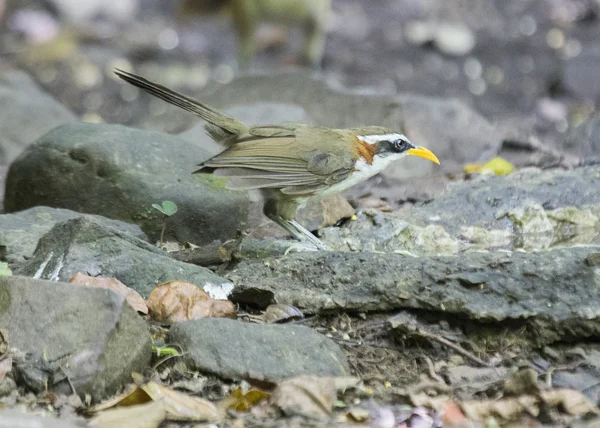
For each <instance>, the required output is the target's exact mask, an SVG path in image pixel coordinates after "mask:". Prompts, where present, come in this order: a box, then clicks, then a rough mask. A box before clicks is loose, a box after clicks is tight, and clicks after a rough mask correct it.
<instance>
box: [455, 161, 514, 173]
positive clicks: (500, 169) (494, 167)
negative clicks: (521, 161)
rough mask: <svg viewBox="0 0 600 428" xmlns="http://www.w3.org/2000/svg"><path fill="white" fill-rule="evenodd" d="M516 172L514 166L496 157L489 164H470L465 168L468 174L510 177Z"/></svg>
mask: <svg viewBox="0 0 600 428" xmlns="http://www.w3.org/2000/svg"><path fill="white" fill-rule="evenodd" d="M514 170H515V167H514V166H513V164H511V163H510V162H509V161H507V160H506V159H504V158H501V157H495V158H493V159H491V160H489V161H488V162H486V163H484V164H483V165H482V164H477V163H468V164H466V165H465V166H464V171H465V172H466V173H467V174H475V173H479V174H494V175H508V174H510V173H511V172H513V171H514Z"/></svg>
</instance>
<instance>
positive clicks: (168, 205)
mask: <svg viewBox="0 0 600 428" xmlns="http://www.w3.org/2000/svg"><path fill="white" fill-rule="evenodd" d="M162 212H163V213H164V214H165V215H166V216H169V217H170V216H172V215H173V214H175V213H176V212H177V204H175V202H173V201H163V203H162Z"/></svg>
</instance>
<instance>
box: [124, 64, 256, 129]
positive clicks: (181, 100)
mask: <svg viewBox="0 0 600 428" xmlns="http://www.w3.org/2000/svg"><path fill="white" fill-rule="evenodd" d="M115 74H116V75H117V76H119V77H120V78H121V79H123V80H125V81H126V82H128V83H131V84H132V85H133V86H137V87H138V88H141V89H143V90H144V91H146V92H148V93H149V94H152V95H154V96H155V97H158V98H160V99H162V100H165V101H166V102H168V103H170V104H173V105H175V106H177V107H180V108H182V109H184V110H187V111H189V112H192V113H194V114H197V115H198V116H200V117H201V118H202V119H204V120H206V121H207V122H208V123H210V124H211V125H214V126H216V127H218V128H221V129H222V130H224V131H226V132H227V133H229V134H231V135H239V134H243V133H244V131H245V130H246V129H247V127H246V125H244V124H243V123H242V122H240V121H239V120H237V119H236V118H235V117H232V116H229V115H228V114H225V113H223V112H220V111H219V110H216V109H214V108H212V107H210V106H207V105H206V104H202V103H201V102H199V101H197V100H195V99H193V98H190V97H186V96H185V95H182V94H180V93H178V92H175V91H173V90H171V89H169V88H166V87H164V86H162V85H159V84H158V83H154V82H151V81H149V80H147V79H144V78H143V77H141V76H138V75H135V74H133V73H129V72H127V71H123V70H119V69H116V70H115Z"/></svg>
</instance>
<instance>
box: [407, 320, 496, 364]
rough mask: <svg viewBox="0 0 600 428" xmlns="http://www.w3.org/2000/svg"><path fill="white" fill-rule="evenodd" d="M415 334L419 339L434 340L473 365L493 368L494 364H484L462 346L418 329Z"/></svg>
mask: <svg viewBox="0 0 600 428" xmlns="http://www.w3.org/2000/svg"><path fill="white" fill-rule="evenodd" d="M416 334H418V335H419V336H421V337H425V338H427V339H431V340H435V341H436V342H438V343H441V344H442V345H444V346H447V347H448V348H450V349H452V350H454V351H456V352H458V353H459V354H460V355H462V356H463V357H465V358H468V359H469V360H471V361H473V362H474V363H477V364H479V365H481V366H483V367H494V364H490V363H486V362H485V361H483V360H482V359H481V358H479V357H476V356H475V355H473V354H472V353H471V352H469V351H467V350H466V349H464V348H463V347H462V346H460V345H457V344H455V343H452V342H450V341H449V340H448V339H444V338H443V337H442V336H438V335H437V334H434V333H429V332H427V331H423V330H421V329H419V330H418V331H417V332H416Z"/></svg>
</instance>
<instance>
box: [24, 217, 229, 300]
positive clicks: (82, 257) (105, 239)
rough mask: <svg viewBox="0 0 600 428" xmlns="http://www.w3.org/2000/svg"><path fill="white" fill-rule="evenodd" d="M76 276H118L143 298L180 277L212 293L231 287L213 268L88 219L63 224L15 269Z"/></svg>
mask: <svg viewBox="0 0 600 428" xmlns="http://www.w3.org/2000/svg"><path fill="white" fill-rule="evenodd" d="M77 272H83V273H85V274H87V275H91V276H97V275H102V276H108V277H114V278H117V279H118V280H119V281H121V282H122V283H123V284H125V285H127V286H128V287H131V288H133V289H134V290H136V291H137V292H138V293H140V294H141V295H142V296H143V297H144V298H146V297H148V295H149V294H150V292H151V291H152V289H153V288H154V287H155V286H156V285H158V284H161V283H163V282H166V281H170V280H175V279H178V280H184V281H189V282H191V283H193V284H196V285H198V286H199V287H205V288H206V291H207V292H209V294H210V293H211V291H209V290H211V289H215V288H216V289H223V290H230V289H231V288H232V286H231V283H230V282H229V281H226V280H224V279H223V278H220V277H218V276H217V275H215V274H214V273H212V272H211V271H210V270H208V269H206V268H203V267H199V266H194V265H190V264H187V263H183V262H180V261H177V260H174V259H172V258H171V257H169V256H168V255H167V253H165V252H164V251H162V250H160V249H158V248H156V247H154V246H153V245H150V244H148V243H147V242H145V241H142V240H140V239H138V238H136V237H134V236H132V235H129V234H128V233H125V232H121V231H118V230H116V229H112V228H109V227H106V226H103V225H102V224H100V223H99V222H98V221H97V220H95V219H94V218H92V217H89V216H84V217H80V218H76V219H72V220H67V221H66V222H63V223H58V224H57V225H56V226H54V227H53V228H52V230H50V232H48V233H47V234H46V235H44V236H43V237H42V238H41V239H40V241H39V244H38V246H37V248H36V250H35V252H34V253H33V257H32V258H31V259H30V260H28V261H27V262H26V263H23V264H22V265H21V266H19V267H18V268H17V269H16V270H15V274H17V275H24V276H35V277H37V278H43V279H51V280H54V281H56V280H59V281H68V280H69V279H70V278H71V277H72V276H73V275H75V274H76V273H77ZM224 292H225V291H224Z"/></svg>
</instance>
